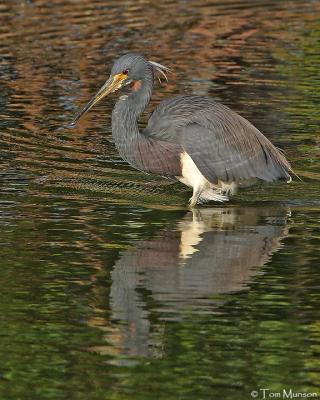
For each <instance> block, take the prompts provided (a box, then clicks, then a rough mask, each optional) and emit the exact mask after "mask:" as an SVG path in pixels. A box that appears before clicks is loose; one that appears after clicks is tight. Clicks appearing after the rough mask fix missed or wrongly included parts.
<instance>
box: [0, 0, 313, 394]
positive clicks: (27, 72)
mask: <svg viewBox="0 0 320 400" xmlns="http://www.w3.org/2000/svg"><path fill="white" fill-rule="evenodd" d="M319 27H320V2H319V1H298V0H297V1H294V2H293V1H281V2H279V1H264V2H260V1H240V0H239V1H223V2H222V1H221V0H220V1H211V2H208V1H202V0H201V1H176V2H174V1H165V2H150V1H135V2H132V1H117V2H113V1H91V2H86V1H77V2H68V1H65V0H61V1H51V2H44V1H18V0H16V1H10V2H9V1H8V2H5V3H3V4H1V5H0V39H1V40H0V75H1V80H0V86H1V90H0V185H1V192H0V243H1V247H0V256H1V261H0V266H1V268H0V283H1V288H2V289H1V298H0V307H1V309H0V315H1V319H0V321H1V329H0V335H1V340H0V359H1V365H0V381H1V384H0V398H1V399H5V400H7V399H70V398H72V399H73V398H74V399H98V400H100V399H111V398H112V399H128V398H130V399H154V398H157V399H158V398H159V399H162V398H163V399H169V398H177V399H206V400H207V399H209V398H210V399H211V398H217V399H219V398H230V399H250V398H251V395H250V393H251V391H252V390H258V392H259V393H258V394H259V397H258V398H262V392H261V391H259V389H260V388H268V389H270V391H272V392H278V391H279V392H280V391H282V389H287V390H289V389H290V388H292V390H295V391H300V392H301V391H305V392H316V393H318V395H319V396H320V386H319V382H320V363H319V359H320V324H319V321H320V299H319V297H320V296H319V293H320V292H319V285H320V274H319V264H320V263H319V239H320V234H319V232H320V231H319V223H320V212H319V211H320V200H319V195H320V185H319V182H320V174H319V144H320V140H319V137H320V136H319V126H320V124H319V111H318V110H319V102H320V78H319V65H320V56H319V39H320V28H319ZM127 51H134V52H139V53H143V54H146V55H147V56H149V57H150V58H152V59H154V60H155V61H158V62H161V63H163V64H165V65H168V66H170V67H171V68H172V70H173V71H174V74H172V75H171V76H170V77H169V78H170V79H169V83H168V84H163V85H162V86H160V84H156V85H155V91H154V96H153V99H152V104H151V105H150V108H149V109H148V110H149V111H150V110H152V107H154V105H155V104H156V103H157V102H159V101H160V100H161V99H163V98H166V97H169V96H171V95H174V94H178V93H179V94H182V93H189V94H190V93H193V94H209V95H211V96H213V97H215V98H216V99H218V100H220V101H222V102H224V103H225V104H227V105H229V106H230V107H232V108H233V109H234V110H236V111H238V112H239V113H241V114H242V115H243V116H244V117H246V118H248V119H249V120H250V121H252V122H253V123H254V124H255V125H256V126H257V127H258V128H259V129H261V130H262V131H263V132H264V133H265V134H266V135H267V136H268V137H269V138H270V139H271V140H272V141H273V142H274V143H275V144H276V145H277V146H278V147H280V148H282V149H283V150H284V151H285V153H286V155H287V157H288V158H289V159H290V161H291V163H292V165H293V167H294V169H295V171H296V173H297V174H298V175H299V176H300V178H301V179H302V181H299V180H298V179H295V180H294V182H293V183H292V184H290V185H286V184H282V185H276V186H271V185H258V186H254V187H249V188H246V189H242V190H240V191H239V193H238V194H237V196H236V197H235V198H234V200H233V201H232V202H231V203H230V204H229V205H227V206H225V207H221V206H213V207H205V208H202V209H197V210H194V211H189V210H188V209H187V208H186V204H187V200H188V197H189V196H190V193H189V191H188V190H186V189H185V188H184V187H182V186H181V185H180V184H171V183H169V182H168V181H166V180H162V179H161V178H157V177H154V176H150V175H144V174H142V173H140V172H137V171H134V170H132V169H131V168H130V167H128V166H127V165H126V163H125V162H123V161H122V160H121V159H120V158H119V156H118V154H117V152H116V150H115V148H114V145H113V142H112V137H111V127H110V114H111V110H112V107H113V104H114V100H115V99H114V98H110V100H107V101H105V102H103V103H101V104H99V105H98V106H97V107H96V108H95V109H94V110H92V111H91V112H90V113H88V114H87V116H86V117H84V118H83V120H82V121H81V122H80V123H79V124H78V126H77V128H76V129H73V130H67V129H65V128H63V126H64V125H65V124H67V123H70V122H71V120H72V118H73V116H74V115H75V113H76V112H77V111H78V110H79V108H80V107H81V106H82V105H83V104H84V103H85V102H86V101H87V100H88V99H89V97H90V96H91V95H92V94H93V93H95V92H96V91H97V89H98V88H99V87H100V86H101V84H102V83H103V82H104V81H105V79H106V77H107V74H108V71H109V68H110V66H111V64H112V60H113V59H114V58H116V57H117V56H118V55H120V54H123V53H125V52H127ZM146 119H147V113H146V115H145V117H144V119H143V121H142V124H143V123H144V122H145V121H146Z"/></svg>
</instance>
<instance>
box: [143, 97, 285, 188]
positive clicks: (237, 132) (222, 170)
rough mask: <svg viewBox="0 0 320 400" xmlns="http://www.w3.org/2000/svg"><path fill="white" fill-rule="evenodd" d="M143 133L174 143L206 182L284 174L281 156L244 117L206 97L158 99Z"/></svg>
mask: <svg viewBox="0 0 320 400" xmlns="http://www.w3.org/2000/svg"><path fill="white" fill-rule="evenodd" d="M145 133H146V134H147V135H150V136H154V137H157V138H161V139H162V140H167V141H173V142H175V143H179V145H180V146H181V147H182V148H183V149H184V150H185V151H186V152H187V153H188V154H189V156H190V157H191V158H192V159H193V161H194V163H195V164H196V165H197V167H198V168H199V170H200V171H201V173H202V174H203V175H204V176H205V177H206V178H207V179H208V180H209V181H210V182H212V183H216V182H217V181H218V180H221V181H225V182H231V181H235V182H239V181H242V180H248V179H251V178H259V179H263V180H266V181H275V180H279V179H284V180H288V179H290V175H289V173H288V171H289V170H290V165H289V163H288V162H287V160H286V159H285V157H284V155H283V154H282V153H281V152H280V151H279V150H278V149H277V148H276V147H275V146H274V145H273V144H272V143H271V142H270V141H269V140H268V139H267V138H266V137H265V136H264V135H263V134H262V133H261V132H260V131H259V130H258V129H256V128H255V127H254V126H253V125H252V124H251V123H250V122H249V121H247V120H246V119H244V118H242V117H241V116H240V115H238V114H237V113H235V112H233V111H232V110H230V109H229V108H228V107H226V106H224V105H222V104H219V103H216V102H214V101H213V100H211V99H210V98H206V97H200V96H189V97H179V98H175V99H172V100H170V101H167V102H163V103H162V104H161V105H160V107H158V109H156V112H155V113H154V114H153V115H152V117H151V118H150V120H149V123H148V126H147V128H146V130H145Z"/></svg>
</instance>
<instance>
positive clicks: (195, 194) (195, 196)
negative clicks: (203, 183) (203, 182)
mask: <svg viewBox="0 0 320 400" xmlns="http://www.w3.org/2000/svg"><path fill="white" fill-rule="evenodd" d="M201 192H202V188H201V187H194V188H193V194H192V197H191V198H190V200H189V207H194V206H196V205H197V203H198V200H199V197H200V194H201Z"/></svg>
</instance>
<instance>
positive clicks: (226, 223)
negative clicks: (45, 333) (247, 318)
mask: <svg viewBox="0 0 320 400" xmlns="http://www.w3.org/2000/svg"><path fill="white" fill-rule="evenodd" d="M287 216H288V211H287V210H284V209H280V210H279V209H267V208H262V209H259V208H245V209H243V208H241V209H238V208H204V209H199V210H194V211H190V212H188V213H187V214H186V215H185V216H184V217H183V218H182V219H181V220H180V221H178V222H177V223H176V226H175V227H174V229H171V230H166V231H163V232H159V233H158V234H157V235H156V236H155V237H154V238H153V239H151V240H147V241H140V242H138V243H135V244H134V249H132V250H129V251H126V252H124V253H122V255H121V257H120V259H119V260H118V261H117V262H116V264H115V265H114V268H113V271H112V273H111V278H112V286H111V291H110V303H111V304H110V307H111V309H112V317H111V318H112V320H113V321H114V322H113V324H112V325H113V326H112V327H110V325H109V326H108V328H104V327H102V326H101V325H102V323H101V321H98V323H97V321H90V322H91V323H90V324H91V325H93V326H99V327H100V328H102V329H104V330H106V331H107V335H106V338H107V340H108V341H109V342H110V340H111V342H112V344H113V346H112V349H113V352H117V353H120V354H125V355H130V356H147V355H150V352H151V353H152V352H154V347H151V346H150V344H151V343H153V342H154V341H156V342H157V341H159V339H155V336H157V337H158V336H159V333H155V332H158V331H159V329H160V328H159V327H154V326H152V329H151V323H150V317H149V315H150V311H151V309H152V311H155V310H157V311H160V319H161V320H162V321H165V320H179V319H181V318H182V317H183V313H184V312H186V311H192V310H193V311H195V310H196V311H197V313H199V312H212V311H213V309H214V308H216V307H217V306H218V303H217V301H216V300H213V299H212V296H213V295H217V294H221V293H227V292H234V291H239V290H241V289H244V288H245V287H246V286H247V284H248V282H250V281H251V280H252V278H253V277H254V276H255V275H256V274H257V272H258V268H257V267H261V266H262V265H264V264H265V263H266V262H267V261H268V260H269V259H270V257H271V255H272V253H274V252H275V251H277V250H278V249H279V247H280V240H281V239H282V238H283V237H285V236H286V235H287V233H288V228H287V221H286V220H287ZM150 304H152V307H151V308H150ZM156 347H157V348H158V347H159V343H157V345H156ZM94 350H96V351H100V352H103V353H110V348H109V347H100V348H95V349H94Z"/></svg>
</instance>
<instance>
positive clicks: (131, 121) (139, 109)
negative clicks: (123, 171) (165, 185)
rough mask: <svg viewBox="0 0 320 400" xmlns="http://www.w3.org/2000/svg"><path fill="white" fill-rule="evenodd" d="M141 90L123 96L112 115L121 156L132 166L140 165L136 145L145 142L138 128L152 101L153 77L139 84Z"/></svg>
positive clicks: (115, 139)
mask: <svg viewBox="0 0 320 400" xmlns="http://www.w3.org/2000/svg"><path fill="white" fill-rule="evenodd" d="M139 85H140V88H139V89H138V90H136V91H132V93H131V94H130V95H128V96H122V97H121V98H120V99H119V101H118V102H117V103H116V106H115V108H114V110H113V113H112V136H113V138H114V141H115V144H116V146H117V148H118V151H119V153H120V155H121V156H122V157H123V158H124V159H126V160H127V161H128V162H129V163H130V164H133V165H135V166H136V167H137V168H139V167H138V165H136V164H137V162H138V160H136V154H135V153H134V149H135V144H136V142H137V141H139V140H143V138H142V137H141V136H142V135H141V134H140V132H139V128H138V119H139V117H140V115H141V114H142V113H143V111H144V109H145V108H146V106H147V104H148V103H149V101H150V98H151V94H152V87H153V76H151V74H150V76H148V75H147V76H146V77H145V78H144V79H143V80H141V84H140V83H139Z"/></svg>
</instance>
